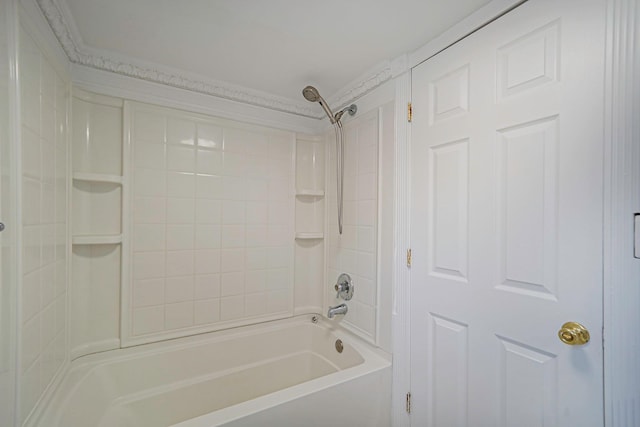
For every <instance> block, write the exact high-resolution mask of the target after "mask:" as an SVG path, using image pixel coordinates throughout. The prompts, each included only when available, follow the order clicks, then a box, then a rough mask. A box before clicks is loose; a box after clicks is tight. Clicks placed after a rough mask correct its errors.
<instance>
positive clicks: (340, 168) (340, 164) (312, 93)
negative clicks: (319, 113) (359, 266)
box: [302, 86, 358, 234]
mask: <svg viewBox="0 0 640 427" xmlns="http://www.w3.org/2000/svg"><path fill="white" fill-rule="evenodd" d="M302 96H304V98H305V99H306V100H307V101H310V102H317V103H319V104H320V106H321V107H322V109H323V110H324V112H325V113H326V114H327V116H329V121H330V122H331V124H332V125H333V128H334V130H335V132H336V168H337V171H336V172H337V178H338V179H337V180H336V184H337V187H338V188H337V198H338V232H339V233H340V234H342V209H343V204H344V200H343V199H344V198H343V195H342V193H343V189H344V184H343V181H344V134H343V132H342V122H341V121H340V119H341V118H342V116H343V115H344V113H349V115H350V116H353V115H355V114H356V111H358V107H357V106H356V104H351V105H350V106H348V107H346V108H343V109H342V110H340V111H338V112H337V113H336V114H333V111H331V108H329V106H328V105H327V101H325V100H324V98H322V97H321V96H320V92H318V89H316V88H315V87H313V86H307V87H305V88H304V89H302Z"/></svg>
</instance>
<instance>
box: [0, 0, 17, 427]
mask: <svg viewBox="0 0 640 427" xmlns="http://www.w3.org/2000/svg"><path fill="white" fill-rule="evenodd" d="M16 28H17V25H16V22H15V9H14V4H12V3H11V2H7V1H2V2H0V196H1V198H0V221H2V223H3V224H5V225H6V228H5V230H4V231H2V233H0V251H1V255H0V256H1V258H0V262H1V264H0V271H1V275H0V396H2V399H0V424H2V425H6V426H12V425H13V423H14V403H15V396H14V390H15V376H16V354H15V348H16V338H17V337H16V333H15V331H16V315H17V310H16V304H15V301H16V292H17V287H16V280H15V273H16V272H15V268H14V266H15V234H16V233H15V223H16V221H15V209H16V206H15V205H16V203H15V202H16V200H15V199H16V198H15V193H16V190H15V182H14V180H13V177H12V171H13V169H14V167H13V164H14V163H15V162H14V161H13V159H12V154H13V153H12V151H13V150H14V144H12V141H13V138H14V134H15V133H16V132H17V128H18V127H19V126H18V124H17V123H16V121H15V117H14V115H15V111H14V110H13V107H14V105H15V104H16V102H17V99H16V98H17V96H16V95H17V93H16V92H17V91H16V80H15V78H14V75H15V74H14V73H13V69H14V66H15V51H16V49H15V43H14V38H15V31H14V30H15V29H16Z"/></svg>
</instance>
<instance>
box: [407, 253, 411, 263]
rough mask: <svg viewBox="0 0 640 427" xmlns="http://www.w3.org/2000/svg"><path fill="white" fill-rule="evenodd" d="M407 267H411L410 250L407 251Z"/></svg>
mask: <svg viewBox="0 0 640 427" xmlns="http://www.w3.org/2000/svg"><path fill="white" fill-rule="evenodd" d="M407 267H411V249H407Z"/></svg>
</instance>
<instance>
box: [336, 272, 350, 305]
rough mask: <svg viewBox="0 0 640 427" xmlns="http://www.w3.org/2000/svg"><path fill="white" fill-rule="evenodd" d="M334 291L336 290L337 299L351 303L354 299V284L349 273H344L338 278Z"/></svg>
mask: <svg viewBox="0 0 640 427" xmlns="http://www.w3.org/2000/svg"><path fill="white" fill-rule="evenodd" d="M333 289H335V290H336V298H342V299H343V300H345V301H349V300H350V299H351V298H352V297H353V282H352V281H351V277H350V276H349V275H348V274H347V273H342V274H341V275H340V276H339V277H338V281H337V282H336V284H335V286H334V287H333Z"/></svg>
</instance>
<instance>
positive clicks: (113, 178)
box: [73, 172, 122, 185]
mask: <svg viewBox="0 0 640 427" xmlns="http://www.w3.org/2000/svg"><path fill="white" fill-rule="evenodd" d="M73 179H74V181H82V182H106V183H110V184H120V185H122V177H121V176H120V175H108V174H103V173H85V172H75V173H74V174H73Z"/></svg>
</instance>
